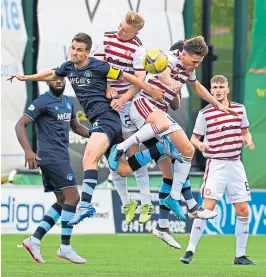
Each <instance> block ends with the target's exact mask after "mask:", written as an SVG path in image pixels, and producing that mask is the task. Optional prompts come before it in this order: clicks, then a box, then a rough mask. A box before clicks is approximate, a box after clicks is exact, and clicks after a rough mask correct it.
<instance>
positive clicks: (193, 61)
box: [181, 51, 203, 71]
mask: <svg viewBox="0 0 266 277" xmlns="http://www.w3.org/2000/svg"><path fill="white" fill-rule="evenodd" d="M181 60H182V63H183V65H184V67H185V68H186V69H187V70H188V71H193V70H194V69H196V68H197V67H198V66H199V65H200V64H201V62H202V61H203V57H201V56H199V55H195V54H193V55H189V54H188V53H187V52H186V51H182V53H181Z"/></svg>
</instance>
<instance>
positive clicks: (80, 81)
mask: <svg viewBox="0 0 266 277" xmlns="http://www.w3.org/2000/svg"><path fill="white" fill-rule="evenodd" d="M85 73H86V72H85ZM85 73H84V74H85ZM69 82H70V83H71V85H76V86H78V87H86V86H89V85H90V82H91V81H90V78H87V77H69Z"/></svg>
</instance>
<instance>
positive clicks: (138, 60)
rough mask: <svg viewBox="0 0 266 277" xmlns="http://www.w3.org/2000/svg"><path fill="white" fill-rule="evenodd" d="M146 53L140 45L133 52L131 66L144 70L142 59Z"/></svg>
mask: <svg viewBox="0 0 266 277" xmlns="http://www.w3.org/2000/svg"><path fill="white" fill-rule="evenodd" d="M145 53H146V50H145V48H144V46H140V47H139V48H138V50H137V51H136V52H135V53H134V57H133V68H134V70H135V71H145V69H144V67H143V64H142V60H143V57H144V55H145Z"/></svg>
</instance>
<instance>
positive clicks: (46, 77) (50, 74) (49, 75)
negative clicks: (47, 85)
mask: <svg viewBox="0 0 266 277" xmlns="http://www.w3.org/2000/svg"><path fill="white" fill-rule="evenodd" d="M14 78H16V79H18V80H19V81H54V80H55V79H56V74H55V71H54V70H49V71H43V72H39V73H37V74H33V75H22V74H15V75H11V76H10V77H9V78H8V79H7V80H8V81H10V82H11V83H12V80H13V79H14Z"/></svg>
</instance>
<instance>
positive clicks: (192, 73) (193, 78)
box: [188, 69, 197, 82]
mask: <svg viewBox="0 0 266 277" xmlns="http://www.w3.org/2000/svg"><path fill="white" fill-rule="evenodd" d="M188 80H189V81H190V82H195V81H196V80H197V77H196V70H195V69H194V70H193V71H192V72H190V74H189V77H188Z"/></svg>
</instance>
